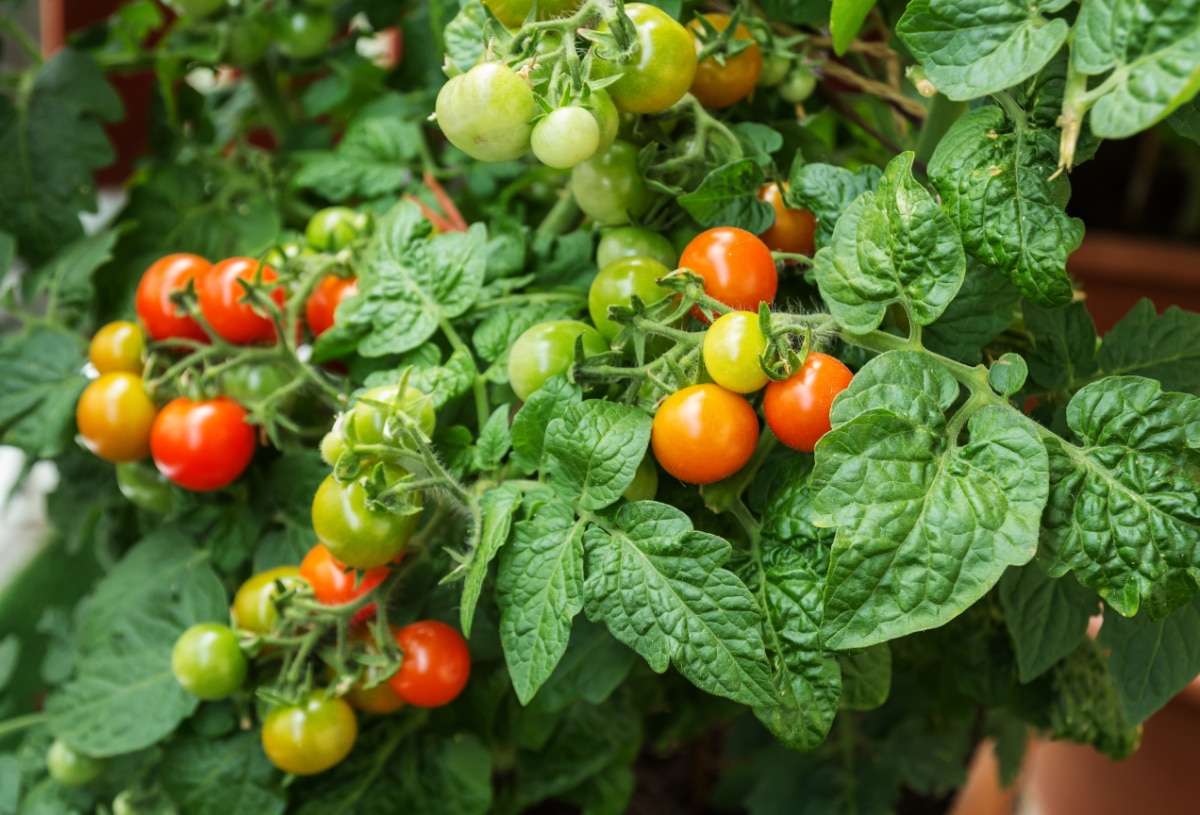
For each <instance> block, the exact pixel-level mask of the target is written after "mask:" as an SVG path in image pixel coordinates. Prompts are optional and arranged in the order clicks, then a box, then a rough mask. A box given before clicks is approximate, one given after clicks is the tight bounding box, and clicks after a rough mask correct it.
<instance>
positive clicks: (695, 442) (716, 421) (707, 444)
mask: <svg viewBox="0 0 1200 815" xmlns="http://www.w3.org/2000/svg"><path fill="white" fill-rule="evenodd" d="M757 442H758V417H757V416H755V415H754V408H752V407H750V403H749V402H747V401H746V400H745V398H743V397H741V396H739V395H738V394H736V393H731V392H730V391H727V390H725V389H724V388H722V387H721V386H719V385H711V384H704V385H692V386H691V387H688V388H684V389H683V390H681V391H679V392H677V393H673V394H671V395H670V396H669V397H667V399H666V401H664V402H663V403H662V405H660V406H659V408H658V411H657V412H656V413H655V414H654V426H653V429H652V430H651V434H650V446H651V448H652V449H653V450H654V458H655V459H657V461H658V463H659V465H661V466H662V468H663V469H664V470H666V471H667V472H668V473H670V474H671V475H673V476H675V477H676V478H678V479H679V480H680V481H686V482H688V483H689V484H711V483H712V482H714V481H720V480H721V479H723V478H728V477H729V476H731V475H733V474H734V473H736V472H737V471H738V470H740V469H741V468H742V467H744V466H745V465H746V462H748V461H749V460H750V456H752V455H753V454H754V446H755V444H757Z"/></svg>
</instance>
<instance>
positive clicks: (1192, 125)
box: [0, 97, 1200, 267]
mask: <svg viewBox="0 0 1200 815" xmlns="http://www.w3.org/2000/svg"><path fill="white" fill-rule="evenodd" d="M1167 123H1168V124H1170V125H1171V129H1172V130H1174V131H1175V132H1176V133H1178V134H1179V135H1180V136H1183V137H1184V138H1185V139H1191V140H1192V141H1194V142H1196V143H1197V144H1200V98H1195V97H1193V99H1192V101H1190V102H1185V103H1184V104H1182V105H1180V106H1179V107H1178V108H1176V109H1175V112H1174V113H1172V114H1171V115H1170V116H1168V117H1167ZM2 266H3V264H0V267H2Z"/></svg>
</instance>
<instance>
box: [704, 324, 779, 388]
mask: <svg viewBox="0 0 1200 815" xmlns="http://www.w3.org/2000/svg"><path fill="white" fill-rule="evenodd" d="M766 350H767V338H766V337H764V336H763V333H762V330H761V328H760V327H759V324H758V315H757V314H755V313H754V312H752V311H731V312H729V313H728V314H722V315H721V316H720V317H718V318H717V319H716V320H715V321H714V322H713V324H712V326H710V327H709V329H708V331H707V332H706V333H705V335H704V366H705V368H707V370H708V374H709V376H711V377H712V378H713V381H714V382H716V383H717V384H718V385H720V386H721V387H722V388H725V389H726V390H729V391H733V392H734V393H754V392H755V391H757V390H760V389H762V388H763V387H765V386H766V384H767V382H769V381H770V377H768V376H767V374H766V372H765V371H764V370H763V369H762V365H760V364H759V357H761V356H762V354H763V353H764V352H765V351H766Z"/></svg>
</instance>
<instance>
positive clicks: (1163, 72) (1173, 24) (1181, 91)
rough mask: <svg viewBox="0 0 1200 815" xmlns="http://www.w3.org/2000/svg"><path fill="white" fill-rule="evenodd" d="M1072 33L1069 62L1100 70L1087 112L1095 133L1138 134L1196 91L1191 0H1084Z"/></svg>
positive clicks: (1199, 78) (1198, 31)
mask: <svg viewBox="0 0 1200 815" xmlns="http://www.w3.org/2000/svg"><path fill="white" fill-rule="evenodd" d="M1075 32H1076V33H1075V40H1074V47H1073V48H1072V50H1071V60H1072V65H1073V67H1074V68H1075V70H1077V71H1079V72H1080V73H1081V74H1085V75H1087V76H1101V75H1103V76H1104V81H1103V83H1102V84H1101V85H1100V86H1099V87H1097V88H1095V89H1094V92H1096V93H1098V94H1099V98H1098V99H1097V100H1096V101H1095V103H1094V104H1093V106H1092V109H1091V117H1090V121H1091V123H1092V132H1094V133H1095V134H1096V135H1097V136H1099V137H1101V138H1105V139H1123V138H1126V137H1128V136H1132V135H1134V134H1135V133H1139V132H1141V131H1143V130H1145V129H1147V128H1148V127H1150V126H1151V125H1152V124H1154V123H1155V122H1157V121H1159V120H1160V119H1162V118H1164V117H1166V116H1167V115H1168V114H1169V113H1171V111H1173V110H1175V109H1176V108H1177V107H1179V106H1180V105H1181V104H1183V103H1184V102H1187V101H1188V100H1190V99H1191V98H1192V97H1193V96H1195V95H1196V91H1197V90H1200V14H1197V13H1196V7H1195V5H1194V4H1192V3H1188V2H1185V3H1179V4H1171V3H1167V4H1164V3H1163V2H1161V0H1089V2H1087V3H1084V4H1082V5H1081V7H1080V10H1079V17H1078V18H1077V19H1076V21H1075Z"/></svg>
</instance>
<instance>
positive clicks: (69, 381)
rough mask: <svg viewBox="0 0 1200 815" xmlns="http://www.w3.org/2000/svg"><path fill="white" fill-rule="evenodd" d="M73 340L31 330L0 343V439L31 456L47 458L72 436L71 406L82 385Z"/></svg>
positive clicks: (78, 348) (79, 349)
mask: <svg viewBox="0 0 1200 815" xmlns="http://www.w3.org/2000/svg"><path fill="white" fill-rule="evenodd" d="M84 352H85V349H84V347H83V344H82V343H81V341H80V339H79V337H77V336H75V335H74V334H69V333H67V332H65V331H60V330H57V329H54V328H50V327H48V326H35V327H33V328H31V329H29V330H27V331H23V332H21V333H19V334H15V335H12V336H9V337H6V338H5V339H4V340H3V341H0V376H2V377H3V378H4V382H5V386H4V390H3V391H0V441H3V443H4V444H11V445H13V446H14V447H20V448H21V449H22V450H24V451H25V452H27V453H29V454H30V456H32V457H34V458H53V457H54V456H56V455H58V454H59V453H61V452H62V451H63V450H64V449H65V448H66V446H67V445H68V444H69V443H70V440H71V438H72V437H73V436H74V435H75V403H76V402H77V401H79V395H80V394H81V393H83V389H84V388H85V387H86V386H87V380H86V379H84V378H83V377H82V376H80V375H79V370H80V368H82V367H83V363H84Z"/></svg>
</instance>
